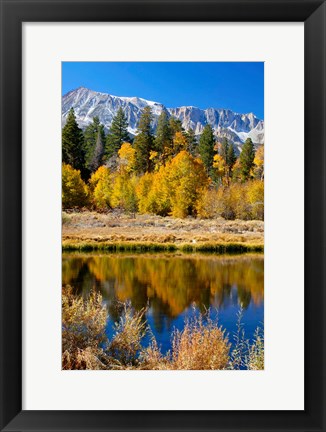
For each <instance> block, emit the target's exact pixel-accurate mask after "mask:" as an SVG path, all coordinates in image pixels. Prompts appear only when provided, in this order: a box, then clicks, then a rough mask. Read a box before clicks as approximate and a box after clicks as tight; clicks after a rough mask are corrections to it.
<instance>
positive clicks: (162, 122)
mask: <svg viewBox="0 0 326 432" xmlns="http://www.w3.org/2000/svg"><path fill="white" fill-rule="evenodd" d="M154 146H155V150H156V151H157V152H158V153H159V154H163V152H164V148H165V147H168V148H170V147H171V146H172V132H171V128H170V124H169V119H168V116H167V113H166V111H164V110H163V111H162V112H161V114H160V116H159V118H158V123H157V129H156V138H155V142H154Z"/></svg>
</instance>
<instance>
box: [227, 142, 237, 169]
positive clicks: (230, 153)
mask: <svg viewBox="0 0 326 432" xmlns="http://www.w3.org/2000/svg"><path fill="white" fill-rule="evenodd" d="M236 160H237V156H236V154H235V150H234V145H233V143H232V142H231V143H230V145H229V148H228V153H227V164H228V167H229V170H230V172H231V171H232V168H233V167H234V164H235V162H236Z"/></svg>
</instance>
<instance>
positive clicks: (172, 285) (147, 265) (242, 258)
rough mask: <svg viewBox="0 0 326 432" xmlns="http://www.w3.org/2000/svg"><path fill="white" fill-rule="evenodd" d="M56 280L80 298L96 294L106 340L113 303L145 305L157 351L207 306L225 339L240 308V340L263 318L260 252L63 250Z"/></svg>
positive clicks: (115, 314)
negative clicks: (106, 316)
mask: <svg viewBox="0 0 326 432" xmlns="http://www.w3.org/2000/svg"><path fill="white" fill-rule="evenodd" d="M62 283H63V285H66V284H69V285H71V286H73V287H74V288H75V289H77V290H78V292H79V293H80V295H83V296H87V295H88V294H89V292H90V291H91V289H92V288H95V289H97V290H99V291H100V292H101V293H102V296H103V302H105V304H106V305H107V307H108V311H109V315H110V318H109V320H108V323H107V334H108V336H109V338H110V337H111V336H112V334H113V330H114V322H116V321H117V320H119V317H120V314H121V311H122V308H121V304H120V303H119V302H125V301H130V303H131V304H132V306H133V307H134V308H135V309H137V310H139V309H142V308H143V307H146V306H148V311H147V314H146V317H147V320H148V323H149V325H150V327H151V330H152V332H153V334H154V335H155V337H156V340H157V342H158V344H159V345H160V346H161V349H162V351H163V352H166V351H167V350H168V349H170V337H171V333H172V331H173V329H174V328H177V329H179V330H181V329H182V328H183V325H184V320H185V318H189V317H191V315H193V314H196V313H198V311H205V309H207V308H209V307H211V308H212V315H213V316H215V315H216V314H217V315H218V320H219V323H220V325H222V326H223V327H224V328H225V329H226V331H227V333H229V339H230V341H231V342H232V341H233V335H234V333H235V331H236V323H237V314H238V312H239V309H240V307H242V308H243V318H242V323H243V325H244V330H245V334H246V338H248V339H252V336H253V333H254V331H255V329H256V328H257V326H260V327H262V326H263V322H264V256H263V254H242V255H216V254H199V253H198V254H197V253H192V254H184V253H91V254H88V253H87V254H86V253H63V256H62ZM146 342H148V341H145V343H144V345H145V344H146Z"/></svg>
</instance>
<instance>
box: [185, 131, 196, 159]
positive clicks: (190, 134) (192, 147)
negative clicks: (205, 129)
mask: <svg viewBox="0 0 326 432" xmlns="http://www.w3.org/2000/svg"><path fill="white" fill-rule="evenodd" d="M186 139H187V151H188V153H190V154H191V155H192V156H196V153H197V144H198V143H197V138H196V135H195V131H194V130H193V129H191V128H190V129H189V130H188V131H187V132H186Z"/></svg>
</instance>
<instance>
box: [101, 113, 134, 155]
mask: <svg viewBox="0 0 326 432" xmlns="http://www.w3.org/2000/svg"><path fill="white" fill-rule="evenodd" d="M123 142H130V137H129V133H128V121H127V117H126V116H125V114H124V112H123V109H122V108H121V107H120V108H119V109H118V111H117V114H116V115H115V117H114V118H113V120H112V123H111V127H110V130H109V133H108V135H107V139H106V150H105V153H106V157H107V159H109V158H111V157H112V156H115V155H117V153H118V151H119V150H120V147H121V145H122V143H123Z"/></svg>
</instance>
